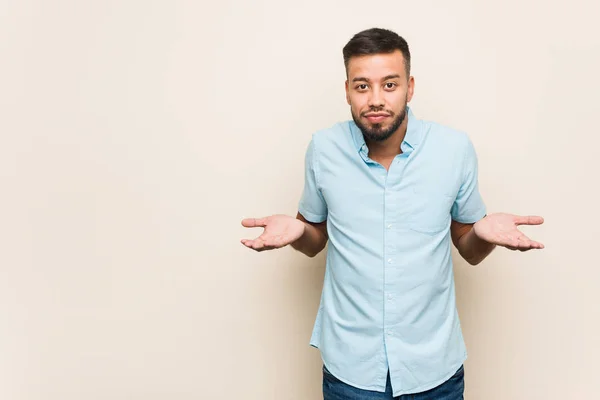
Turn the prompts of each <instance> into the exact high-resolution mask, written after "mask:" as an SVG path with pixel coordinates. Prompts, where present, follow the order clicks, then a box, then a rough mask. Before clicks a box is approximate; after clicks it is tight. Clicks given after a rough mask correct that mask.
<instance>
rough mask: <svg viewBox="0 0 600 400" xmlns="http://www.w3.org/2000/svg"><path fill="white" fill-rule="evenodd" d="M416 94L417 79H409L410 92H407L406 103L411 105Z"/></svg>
mask: <svg viewBox="0 0 600 400" xmlns="http://www.w3.org/2000/svg"><path fill="white" fill-rule="evenodd" d="M414 93H415V78H414V77H412V76H411V77H409V78H408V90H407V91H406V102H407V103H410V101H411V100H412V97H413V94H414Z"/></svg>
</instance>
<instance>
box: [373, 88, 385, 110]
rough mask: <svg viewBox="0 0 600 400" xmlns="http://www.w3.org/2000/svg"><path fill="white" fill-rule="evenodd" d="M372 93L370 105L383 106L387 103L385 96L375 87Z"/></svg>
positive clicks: (374, 106)
mask: <svg viewBox="0 0 600 400" xmlns="http://www.w3.org/2000/svg"><path fill="white" fill-rule="evenodd" d="M370 93H371V96H370V97H369V107H371V108H382V107H383V106H384V105H385V103H384V101H383V96H382V95H381V92H380V91H379V90H377V89H375V90H372V91H371V92H370Z"/></svg>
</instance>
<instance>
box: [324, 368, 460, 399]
mask: <svg viewBox="0 0 600 400" xmlns="http://www.w3.org/2000/svg"><path fill="white" fill-rule="evenodd" d="M464 374H465V371H464V366H461V367H460V368H459V369H458V371H456V373H455V374H454V375H453V376H452V377H451V378H450V379H448V380H447V381H446V382H444V383H442V384H441V385H439V386H437V387H435V388H433V389H430V390H427V391H425V392H421V393H412V394H404V395H401V396H397V397H393V396H392V386H391V384H390V376H389V374H388V377H387V383H386V388H385V393H382V392H375V391H370V390H363V389H357V388H355V387H354V386H350V385H348V384H346V383H344V382H342V381H340V380H339V379H337V378H336V377H335V376H333V375H332V374H331V372H329V371H328V370H327V368H326V367H325V366H323V400H463V398H464V397H463V393H464V389H465V382H464Z"/></svg>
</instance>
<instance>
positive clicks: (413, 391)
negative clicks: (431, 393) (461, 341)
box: [392, 355, 467, 397]
mask: <svg viewBox="0 0 600 400" xmlns="http://www.w3.org/2000/svg"><path fill="white" fill-rule="evenodd" d="M466 360H467V356H466V355H464V356H463V357H462V360H461V361H460V362H459V363H458V364H457V365H455V366H454V367H453V368H452V372H450V373H448V374H446V375H445V376H444V377H443V378H442V379H438V380H437V381H433V382H429V383H426V384H425V385H421V386H417V387H416V388H412V389H408V390H398V391H396V392H393V393H392V396H394V397H397V396H402V395H405V394H419V393H422V392H426V391H428V390H431V389H434V388H436V387H438V386H440V385H441V384H443V383H445V382H446V381H448V380H449V379H450V378H452V377H453V376H454V374H456V372H457V371H458V369H459V368H460V367H461V365H463V364H464V363H465V361H466Z"/></svg>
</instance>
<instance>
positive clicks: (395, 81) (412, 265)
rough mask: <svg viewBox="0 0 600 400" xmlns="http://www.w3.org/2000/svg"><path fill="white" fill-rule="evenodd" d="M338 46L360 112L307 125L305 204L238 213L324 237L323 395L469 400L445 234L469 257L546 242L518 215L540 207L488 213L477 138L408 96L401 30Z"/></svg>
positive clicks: (311, 252) (318, 239) (296, 243)
mask: <svg viewBox="0 0 600 400" xmlns="http://www.w3.org/2000/svg"><path fill="white" fill-rule="evenodd" d="M343 55H344V62H345V65H346V74H347V80H346V98H347V101H348V104H349V105H350V110H351V114H352V119H353V120H352V121H346V122H343V123H339V124H336V125H334V126H333V127H331V128H328V129H324V130H322V131H319V132H317V133H315V134H314V135H313V136H312V140H311V141H310V144H309V146H308V150H307V152H306V159H305V174H306V175H305V185H304V191H303V194H302V198H301V200H300V202H299V212H298V215H297V216H296V217H295V218H294V217H292V216H286V215H272V216H269V217H265V218H259V219H254V218H250V219H244V220H243V221H242V225H244V226H246V227H250V228H251V227H263V228H264V232H263V233H262V234H261V235H260V236H259V237H257V238H256V239H253V240H248V239H245V240H242V243H243V244H244V245H245V246H247V247H249V248H251V249H254V250H256V251H263V250H268V249H276V248H281V247H283V246H286V245H288V244H289V245H291V246H292V247H293V248H295V249H296V250H298V251H301V252H302V253H304V254H306V255H308V256H310V257H313V256H315V255H316V254H318V253H319V252H320V251H321V250H323V248H324V247H325V245H326V243H327V241H329V247H328V251H327V264H326V270H325V279H324V284H323V292H322V296H321V302H320V306H319V310H318V312H317V318H316V322H315V325H314V329H313V335H312V338H311V341H310V344H311V345H312V346H314V347H316V348H319V349H320V352H321V356H322V359H323V364H324V366H323V395H324V399H325V400H328V399H393V398H398V399H407V398H410V399H436V400H440V399H441V400H445V399H452V400H454V399H462V398H463V391H464V380H463V379H464V378H463V374H464V371H463V362H464V361H465V359H466V355H467V353H466V348H465V344H464V341H463V336H462V332H461V327H460V322H459V318H458V313H457V310H456V304H455V292H454V278H453V273H452V259H451V245H450V243H451V241H452V243H454V245H455V246H456V248H457V249H458V251H459V253H460V255H461V256H462V257H464V259H465V260H467V261H468V262H469V263H470V264H472V265H475V264H478V263H480V262H481V261H482V260H483V259H485V258H486V257H487V256H488V255H489V254H490V253H491V252H492V250H493V249H494V248H495V247H496V246H503V247H506V248H508V249H511V250H521V251H525V250H529V249H542V248H543V247H544V246H543V245H542V244H541V243H538V242H535V241H533V240H531V239H529V238H528V237H526V236H525V235H524V234H523V233H521V232H520V231H519V230H518V225H522V224H527V225H538V224H541V223H542V222H543V219H542V218H541V217H537V216H517V215H511V214H505V213H498V214H490V215H487V216H486V207H485V204H484V202H483V200H482V198H481V196H480V193H479V190H478V182H477V180H478V178H477V173H478V172H477V157H476V154H475V150H474V148H473V145H472V143H471V141H470V139H469V137H468V136H467V135H466V134H464V133H462V132H459V131H456V130H453V129H450V128H448V127H445V126H442V125H440V124H436V123H434V122H428V121H422V120H419V119H417V118H416V117H415V116H414V115H413V113H412V110H411V109H410V108H409V107H408V103H409V102H410V100H411V99H412V96H413V91H414V78H413V77H412V76H411V75H410V52H409V47H408V44H407V43H406V41H405V40H404V39H403V38H402V37H400V36H398V35H397V34H396V33H394V32H391V31H389V30H384V29H369V30H366V31H363V32H360V33H358V34H356V35H355V36H354V37H353V38H352V39H351V40H350V41H349V42H348V43H347V45H346V46H345V47H344V50H343ZM408 394H410V397H408Z"/></svg>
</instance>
